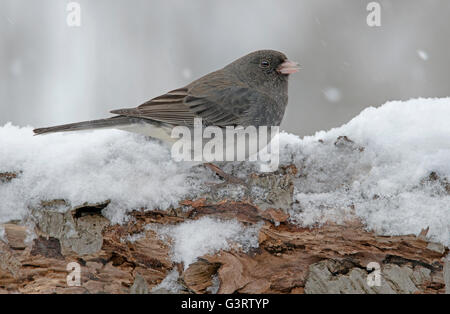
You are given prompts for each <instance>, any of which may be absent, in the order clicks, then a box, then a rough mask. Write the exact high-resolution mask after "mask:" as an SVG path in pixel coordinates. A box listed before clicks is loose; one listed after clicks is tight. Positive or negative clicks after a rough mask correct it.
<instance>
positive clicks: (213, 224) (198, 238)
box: [147, 217, 261, 268]
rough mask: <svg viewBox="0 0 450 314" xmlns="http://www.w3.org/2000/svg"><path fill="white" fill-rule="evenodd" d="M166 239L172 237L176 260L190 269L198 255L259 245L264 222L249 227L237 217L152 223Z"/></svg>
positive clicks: (247, 248)
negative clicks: (171, 224) (174, 222)
mask: <svg viewBox="0 0 450 314" xmlns="http://www.w3.org/2000/svg"><path fill="white" fill-rule="evenodd" d="M147 228H148V229H151V230H154V231H156V232H157V233H158V234H159V235H160V236H161V237H162V238H163V240H169V239H171V240H172V260H173V261H174V262H177V263H184V267H185V268H187V267H188V266H189V265H190V264H192V263H194V262H195V261H196V260H197V258H198V257H200V256H203V255H207V254H214V253H216V252H218V251H220V250H228V249H232V248H237V249H242V250H243V251H247V250H249V249H251V248H257V247H258V233H259V229H260V228H261V225H259V224H257V225H254V226H250V227H246V226H244V225H243V224H242V223H240V222H238V221H236V220H219V219H214V218H210V217H202V218H200V219H198V220H194V221H186V222H183V223H181V224H178V225H175V226H165V225H148V226H147Z"/></svg>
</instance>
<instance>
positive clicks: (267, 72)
mask: <svg viewBox="0 0 450 314" xmlns="http://www.w3.org/2000/svg"><path fill="white" fill-rule="evenodd" d="M225 69H229V70H231V71H233V72H235V73H236V74H238V76H239V77H240V78H241V79H243V80H245V81H246V82H247V83H249V85H260V84H261V85H266V84H267V83H269V82H280V81H281V82H283V81H287V79H288V77H289V75H290V74H293V73H296V72H298V71H299V66H298V63H296V62H293V61H290V60H289V59H288V58H287V57H286V55H285V54H284V53H282V52H279V51H275V50H258V51H255V52H252V53H250V54H248V55H246V56H243V57H242V58H240V59H238V60H236V61H235V62H233V63H231V64H230V65H228V66H227V67H225Z"/></svg>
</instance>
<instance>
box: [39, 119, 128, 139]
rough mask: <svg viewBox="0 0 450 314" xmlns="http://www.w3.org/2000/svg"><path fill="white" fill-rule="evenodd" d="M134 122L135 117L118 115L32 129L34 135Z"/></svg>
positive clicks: (110, 126)
mask: <svg viewBox="0 0 450 314" xmlns="http://www.w3.org/2000/svg"><path fill="white" fill-rule="evenodd" d="M132 123H136V119H133V118H129V117H124V116H118V117H112V118H109V119H100V120H92V121H85V122H78V123H70V124H64V125H57V126H52V127H48V128H41V129H35V130H33V132H34V134H35V135H41V134H48V133H56V132H70V131H83V130H92V129H102V128H114V127H116V126H121V125H129V124H132Z"/></svg>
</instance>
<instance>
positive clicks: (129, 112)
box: [34, 50, 299, 177]
mask: <svg viewBox="0 0 450 314" xmlns="http://www.w3.org/2000/svg"><path fill="white" fill-rule="evenodd" d="M298 69H299V68H298V65H297V63H295V62H291V61H289V60H288V58H287V57H286V56H285V55H284V54H283V53H281V52H278V51H274V50H260V51H256V52H252V53H250V54H248V55H246V56H244V57H242V58H240V59H238V60H236V61H234V62H232V63H231V64H229V65H227V66H226V67H224V68H223V69H221V70H218V71H215V72H212V73H210V74H207V75H205V76H203V77H201V78H200V79H198V80H196V81H194V82H192V83H190V84H189V85H187V86H185V87H183V88H179V89H175V90H173V91H170V92H168V93H167V94H164V95H162V96H159V97H156V98H153V99H151V100H149V101H147V102H146V103H144V104H142V105H140V106H139V107H137V108H131V109H118V110H113V111H111V113H113V114H116V116H114V117H111V118H108V119H100V120H93V121H86V122H78V123H72V124H65V125H59V126H54V127H48V128H41V129H35V130H34V133H35V134H48V133H54V132H68V131H81V130H90V129H99V128H115V129H121V130H125V131H130V132H135V133H140V134H144V135H147V136H150V137H152V138H157V139H159V140H162V141H163V142H165V143H169V144H173V143H174V142H175V141H176V139H174V138H173V137H172V136H171V134H172V130H173V129H174V127H177V126H185V127H188V128H191V129H192V128H193V126H194V118H201V119H202V123H203V126H204V127H206V126H216V127H219V128H225V127H227V126H234V127H237V126H240V127H244V128H246V127H248V126H254V127H256V128H258V127H260V126H268V127H271V126H279V125H280V124H281V121H282V119H283V116H284V112H285V109H286V106H287V103H288V77H289V75H290V74H292V73H295V72H297V71H298ZM258 132H259V131H258ZM245 135H248V134H245ZM258 136H259V133H258ZM273 136H274V134H273V133H271V134H269V135H268V139H267V140H268V141H267V143H266V142H264V143H263V145H266V146H267V144H268V143H269V142H270V141H271V139H272V137H273ZM246 140H248V137H247V139H246ZM190 143H191V142H190ZM222 143H226V141H223V142H222ZM246 144H247V146H246V147H244V150H245V153H244V155H245V160H248V159H247V158H248V157H249V156H254V154H256V153H258V151H259V150H261V149H262V148H263V147H258V148H256V150H255V147H253V146H251V145H250V144H249V143H248V142H246ZM202 145H203V147H204V145H205V143H203V144H202ZM234 145H237V144H234ZM225 146H226V145H224V151H225V150H226V149H229V148H230V146H228V148H227V147H225ZM233 147H237V146H233ZM241 148H242V145H241ZM233 149H234V150H233V151H234V154H235V159H233V160H238V159H236V154H237V149H236V148H233ZM189 150H190V148H189ZM192 154H193V156H194V152H193V150H192ZM202 154H203V151H202ZM194 157H195V156H194ZM203 157H204V156H202V157H201V158H203ZM190 160H198V159H196V158H192V159H190ZM203 160H207V161H208V160H211V159H207V158H203ZM214 160H221V161H223V160H228V159H214ZM209 167H210V168H211V169H212V170H213V171H215V172H216V173H217V174H219V175H220V176H222V177H226V176H227V175H226V174H225V173H220V169H219V168H217V167H216V166H214V165H212V164H209Z"/></svg>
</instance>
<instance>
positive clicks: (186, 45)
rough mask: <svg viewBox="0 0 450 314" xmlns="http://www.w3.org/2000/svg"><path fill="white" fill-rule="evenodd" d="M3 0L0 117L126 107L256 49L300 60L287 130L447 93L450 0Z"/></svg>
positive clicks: (31, 119) (306, 129) (62, 116)
mask: <svg viewBox="0 0 450 314" xmlns="http://www.w3.org/2000/svg"><path fill="white" fill-rule="evenodd" d="M68 2H69V1H63V0H39V1H31V0H0V69H1V71H0V125H3V124H4V123H6V122H7V121H11V122H13V123H14V124H16V125H21V126H24V125H32V126H36V127H38V126H47V125H51V124H61V123H67V122H74V121H79V120H87V119H95V118H102V117H105V116H108V112H109V110H110V109H116V108H122V107H134V106H137V105H139V104H140V103H142V102H144V101H146V100H148V99H150V98H152V97H155V96H158V95H160V94H162V93H164V92H166V91H168V90H171V89H174V88H177V87H181V86H183V85H185V84H187V83H189V82H190V81H191V80H193V79H195V78H198V77H200V76H202V75H204V74H206V73H208V72H210V71H213V70H216V69H218V68H221V67H222V66H224V65H226V64H227V63H229V62H231V61H233V60H234V59H236V58H238V57H240V56H242V55H244V54H246V53H248V52H251V51H253V50H258V49H266V48H270V49H276V50H280V51H283V52H285V53H286V54H287V55H288V56H289V58H290V59H293V60H295V61H298V62H300V63H301V65H302V67H303V70H301V72H300V73H298V74H295V75H294V76H293V77H292V78H291V81H290V101H289V106H288V110H287V114H286V116H285V119H284V121H283V125H282V127H283V129H285V130H287V131H290V132H294V133H296V134H299V135H307V134H312V133H314V132H315V131H318V130H322V129H329V128H332V127H335V126H339V125H341V124H343V123H345V122H347V121H349V120H350V119H351V118H352V117H354V116H355V115H357V114H358V113H359V112H360V111H361V110H362V109H364V108H365V107H367V106H379V105H381V104H383V103H384V102H385V101H388V100H397V99H404V100H406V99H409V98H414V97H419V96H422V97H442V96H450V87H449V84H450V79H449V78H450V62H449V56H450V42H449V41H450V1H448V0H427V1H425V0H391V1H388V0H385V1H378V2H379V3H380V4H381V6H382V15H381V23H382V26H381V27H378V28H377V27H375V28H371V27H368V26H367V23H366V17H367V15H368V12H367V11H366V5H367V3H369V2H370V1H364V0H292V1H288V0H273V1H265V0H245V1H244V0H227V1H218V0H190V1H185V0H177V1H175V0H169V1H168V0H154V1H150V0H147V1H145V0H130V1H123V0H95V1H92V0H79V1H78V2H79V3H80V4H81V9H82V12H81V21H82V26H81V27H79V28H71V27H68V26H67V24H66V17H67V12H66V4H67V3H68Z"/></svg>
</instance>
